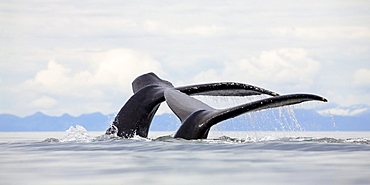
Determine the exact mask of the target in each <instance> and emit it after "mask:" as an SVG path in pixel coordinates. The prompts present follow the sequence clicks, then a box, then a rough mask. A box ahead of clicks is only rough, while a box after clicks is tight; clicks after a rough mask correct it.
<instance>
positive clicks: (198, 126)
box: [164, 89, 327, 139]
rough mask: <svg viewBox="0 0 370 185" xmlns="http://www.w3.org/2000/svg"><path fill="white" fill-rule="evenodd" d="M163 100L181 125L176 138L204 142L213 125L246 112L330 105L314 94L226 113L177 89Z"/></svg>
mask: <svg viewBox="0 0 370 185" xmlns="http://www.w3.org/2000/svg"><path fill="white" fill-rule="evenodd" d="M164 96H165V99H166V102H167V104H168V106H169V107H170V108H171V110H172V111H173V112H174V113H175V114H176V115H177V117H178V118H179V119H180V120H181V122H182V125H181V126H180V128H179V129H178V131H177V132H176V134H175V136H174V137H175V138H183V139H205V138H207V136H208V132H209V129H210V128H211V127H212V126H213V125H215V124H217V123H219V122H221V121H224V120H226V119H230V118H233V117H236V116H239V115H241V114H245V113H247V112H251V111H258V110H263V109H268V108H275V107H281V106H285V105H293V104H298V103H301V102H305V101H312V100H317V101H324V102H326V101H327V100H326V99H325V98H323V97H320V96H317V95H312V94H290V95H282V96H275V97H271V98H266V99H262V100H258V101H254V102H250V103H246V104H242V105H239V106H235V107H231V108H226V109H214V108H212V107H210V106H208V105H207V104H205V103H203V102H201V101H199V100H197V99H195V98H192V97H190V96H188V95H186V94H184V93H182V92H180V91H176V90H175V89H167V90H166V91H165V92H164Z"/></svg>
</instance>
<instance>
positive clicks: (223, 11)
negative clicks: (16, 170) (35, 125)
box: [0, 0, 370, 116]
mask: <svg viewBox="0 0 370 185" xmlns="http://www.w3.org/2000/svg"><path fill="white" fill-rule="evenodd" d="M0 25H1V29H0V87H1V92H0V93H1V94H0V101H1V103H0V113H9V114H14V115H17V116H27V115H31V114H33V113H35V112H38V111H41V112H43V113H45V114H48V115H55V116H59V115H62V114H64V113H68V114H71V115H74V116H78V115H81V114H84V113H92V112H102V113H103V114H110V113H116V112H117V111H119V109H120V108H121V107H122V105H123V104H124V103H125V102H126V101H127V100H128V98H129V97H130V96H131V95H132V88H131V82H132V81H133V80H134V79H135V78H136V77H137V76H139V75H141V74H143V73H147V72H154V73H156V74H157V75H158V76H159V77H161V78H162V79H166V80H169V81H171V82H172V83H173V84H174V85H175V86H181V85H189V84H200V83H208V82H218V81H223V82H226V81H233V82H241V83H246V84H252V85H256V86H259V87H263V88H266V89H269V90H273V91H275V92H278V93H281V94H290V93H312V94H318V95H321V96H324V97H326V98H327V99H328V100H329V103H326V104H322V106H320V108H319V109H320V110H318V112H320V113H322V112H325V111H327V110H330V113H331V114H333V115H347V116H354V115H357V114H360V113H362V112H364V111H367V110H369V109H370V1H358V0H353V1H342V0H328V1H321V0H313V1H300V0H295V1H286V0H282V1H249V0H243V1H236V0H230V1H219V0H212V1H209V0H205V1H198V0H197V1H193V0H189V1H177V0H175V1H165V0H158V1H149V0H138V1H131V0H130V1H128V0H119V1H118V0H117V1H84V0H81V1H63V0H56V1H55V0H53V1H46V0H45V1H7V0H5V1H1V2H0ZM163 112H165V110H163Z"/></svg>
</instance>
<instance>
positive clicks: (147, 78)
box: [106, 73, 279, 138]
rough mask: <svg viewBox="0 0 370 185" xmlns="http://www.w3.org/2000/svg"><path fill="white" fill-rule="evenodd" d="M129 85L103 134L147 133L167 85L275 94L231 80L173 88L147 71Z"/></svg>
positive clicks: (189, 90)
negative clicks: (127, 95)
mask: <svg viewBox="0 0 370 185" xmlns="http://www.w3.org/2000/svg"><path fill="white" fill-rule="evenodd" d="M132 89H133V92H134V94H133V95H132V96H131V97H130V99H129V100H128V101H127V102H126V103H125V104H124V105H123V107H122V108H121V110H120V111H119V112H118V114H117V115H116V117H115V119H114V121H113V123H112V126H111V127H110V128H108V130H107V131H106V134H113V133H117V135H118V136H120V137H125V138H130V137H133V136H134V135H135V134H136V135H139V136H141V137H147V136H148V132H149V127H150V124H151V122H152V119H153V117H154V115H155V113H156V111H157V110H158V108H159V105H160V104H161V103H162V102H163V101H164V100H165V98H164V92H165V91H166V90H167V89H172V90H175V89H177V90H179V91H181V92H184V93H186V94H188V95H209V96H250V95H260V94H266V95H270V96H278V95H279V94H277V93H275V92H272V91H269V90H266V89H263V88H260V87H256V86H253V85H247V84H242V83H234V82H222V83H210V84H199V85H190V86H184V87H177V88H175V87H174V86H173V85H172V83H170V82H168V81H166V80H162V79H160V78H159V77H158V76H157V75H155V74H154V73H147V74H144V75H141V76H139V77H137V78H136V79H135V80H134V81H133V82H132Z"/></svg>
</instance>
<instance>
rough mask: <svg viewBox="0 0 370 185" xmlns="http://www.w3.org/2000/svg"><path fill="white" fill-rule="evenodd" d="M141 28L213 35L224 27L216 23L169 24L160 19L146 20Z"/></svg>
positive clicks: (164, 31)
mask: <svg viewBox="0 0 370 185" xmlns="http://www.w3.org/2000/svg"><path fill="white" fill-rule="evenodd" d="M143 28H144V29H145V30H147V31H148V32H151V33H157V34H162V35H172V36H203V37H213V36H217V35H220V34H222V33H223V32H224V31H225V30H226V29H225V28H224V27H222V26H217V25H214V24H212V25H196V24H195V25H171V24H167V23H163V22H160V21H154V20H147V21H144V23H143Z"/></svg>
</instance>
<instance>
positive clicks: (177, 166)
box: [0, 127, 370, 185]
mask: <svg viewBox="0 0 370 185" xmlns="http://www.w3.org/2000/svg"><path fill="white" fill-rule="evenodd" d="M102 134H103V132H87V131H86V130H84V129H83V128H81V127H76V128H72V129H70V130H68V131H67V132H29V133H27V132H17V133H4V132H3V133H0V161H1V169H0V184H37V185H40V184H79V185H83V184H86V185H87V184H370V175H369V171H370V160H368V159H369V156H370V132H211V133H210V134H211V135H210V139H207V140H193V141H188V140H183V139H173V138H172V137H171V134H172V133H171V132H151V133H150V135H149V138H133V139H120V138H116V137H106V136H102Z"/></svg>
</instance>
